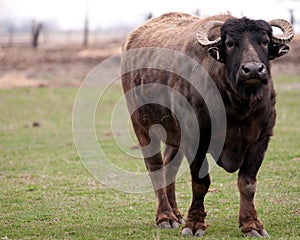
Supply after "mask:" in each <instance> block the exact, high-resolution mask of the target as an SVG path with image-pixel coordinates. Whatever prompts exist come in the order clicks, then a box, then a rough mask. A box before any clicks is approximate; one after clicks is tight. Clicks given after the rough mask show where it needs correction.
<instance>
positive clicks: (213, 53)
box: [207, 47, 224, 63]
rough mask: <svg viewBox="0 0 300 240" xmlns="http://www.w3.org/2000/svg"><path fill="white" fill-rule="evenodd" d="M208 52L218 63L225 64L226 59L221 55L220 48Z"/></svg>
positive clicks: (210, 49) (213, 48)
mask: <svg viewBox="0 0 300 240" xmlns="http://www.w3.org/2000/svg"><path fill="white" fill-rule="evenodd" d="M207 52H208V54H209V55H210V56H211V57H212V58H214V59H216V60H217V61H219V62H221V63H223V62H224V59H223V57H222V55H221V54H220V49H219V48H218V47H210V48H209V49H207Z"/></svg>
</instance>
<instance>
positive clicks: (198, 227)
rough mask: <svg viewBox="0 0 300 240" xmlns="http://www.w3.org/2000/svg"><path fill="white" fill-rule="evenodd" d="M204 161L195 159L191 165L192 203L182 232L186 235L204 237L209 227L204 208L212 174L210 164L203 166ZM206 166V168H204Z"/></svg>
mask: <svg viewBox="0 0 300 240" xmlns="http://www.w3.org/2000/svg"><path fill="white" fill-rule="evenodd" d="M202 162H203V161H200V163H201V164H199V162H197V160H195V161H194V162H192V164H191V165H190V169H191V175H192V192H193V198H192V204H191V206H190V208H189V211H188V216H187V218H186V221H185V224H184V226H183V228H182V231H181V234H182V235H184V236H195V237H202V236H203V235H204V232H205V230H206V228H207V225H206V223H205V217H206V212H205V208H204V197H205V195H206V193H207V192H208V189H209V186H210V176H209V174H208V164H207V161H206V159H205V163H204V164H203V166H202ZM203 167H204V168H203Z"/></svg>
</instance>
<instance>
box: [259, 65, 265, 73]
mask: <svg viewBox="0 0 300 240" xmlns="http://www.w3.org/2000/svg"><path fill="white" fill-rule="evenodd" d="M264 70H265V66H264V65H263V64H262V65H261V66H260V67H259V68H258V72H259V73H262V72H263V71H264Z"/></svg>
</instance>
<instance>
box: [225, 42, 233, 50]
mask: <svg viewBox="0 0 300 240" xmlns="http://www.w3.org/2000/svg"><path fill="white" fill-rule="evenodd" d="M225 45H226V47H227V48H228V49H230V48H233V47H234V43H233V42H232V41H226V42H225Z"/></svg>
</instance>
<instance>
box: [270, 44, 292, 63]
mask: <svg viewBox="0 0 300 240" xmlns="http://www.w3.org/2000/svg"><path fill="white" fill-rule="evenodd" d="M289 50H290V47H289V46H288V45H286V44H282V43H275V44H273V45H272V46H271V47H270V50H269V59H270V60H273V59H275V58H279V57H281V56H283V55H285V54H287V53H288V52H289Z"/></svg>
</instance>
